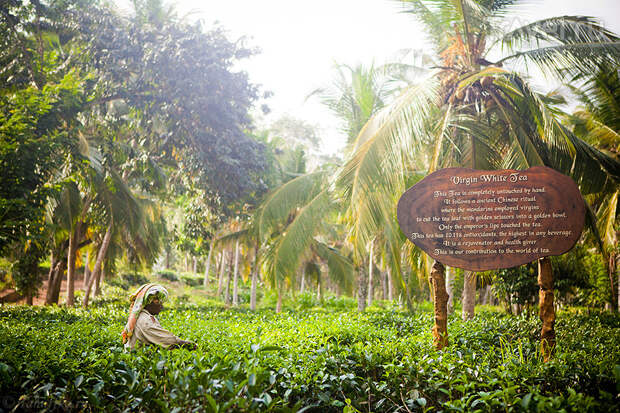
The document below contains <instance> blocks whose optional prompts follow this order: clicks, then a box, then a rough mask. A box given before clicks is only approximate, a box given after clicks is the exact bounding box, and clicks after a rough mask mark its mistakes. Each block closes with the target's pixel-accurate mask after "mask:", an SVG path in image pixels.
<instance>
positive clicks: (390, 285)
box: [387, 266, 394, 302]
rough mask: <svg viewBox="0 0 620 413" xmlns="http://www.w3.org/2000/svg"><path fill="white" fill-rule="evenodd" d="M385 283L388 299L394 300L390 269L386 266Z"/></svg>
mask: <svg viewBox="0 0 620 413" xmlns="http://www.w3.org/2000/svg"><path fill="white" fill-rule="evenodd" d="M387 285H388V300H390V301H391V302H392V301H394V284H393V283H392V269H391V268H390V267H389V266H388V268H387Z"/></svg>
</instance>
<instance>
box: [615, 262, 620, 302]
mask: <svg viewBox="0 0 620 413" xmlns="http://www.w3.org/2000/svg"><path fill="white" fill-rule="evenodd" d="M615 256H616V279H617V280H618V291H617V296H618V303H617V305H618V309H620V252H618V253H617V254H616V255H615Z"/></svg>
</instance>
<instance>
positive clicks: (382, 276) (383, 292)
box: [379, 255, 388, 300]
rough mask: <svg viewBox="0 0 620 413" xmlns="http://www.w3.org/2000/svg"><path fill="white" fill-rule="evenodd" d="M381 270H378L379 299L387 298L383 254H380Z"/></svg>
mask: <svg viewBox="0 0 620 413" xmlns="http://www.w3.org/2000/svg"><path fill="white" fill-rule="evenodd" d="M380 266H381V270H380V272H379V277H380V279H381V299H382V300H387V294H388V292H387V275H386V274H387V273H386V271H385V266H384V263H383V255H382V256H381V264H380Z"/></svg>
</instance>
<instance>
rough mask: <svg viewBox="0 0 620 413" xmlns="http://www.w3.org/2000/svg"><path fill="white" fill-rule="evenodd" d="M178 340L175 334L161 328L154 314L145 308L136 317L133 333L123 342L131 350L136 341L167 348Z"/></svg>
mask: <svg viewBox="0 0 620 413" xmlns="http://www.w3.org/2000/svg"><path fill="white" fill-rule="evenodd" d="M179 341H180V340H179V338H178V337H177V336H175V335H174V334H172V333H171V332H170V331H168V330H165V329H164V328H162V326H161V324H159V321H157V319H156V318H155V316H153V315H151V314H150V313H149V312H148V311H146V310H142V311H140V314H139V315H138V317H137V320H136V324H135V327H134V329H133V334H132V335H131V337H130V338H129V340H128V341H127V342H126V343H125V348H127V349H129V350H133V349H134V347H135V346H136V345H137V344H138V343H140V344H156V345H159V346H162V347H164V348H168V347H170V346H171V345H172V344H175V343H178V342H179Z"/></svg>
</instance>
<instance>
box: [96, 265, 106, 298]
mask: <svg viewBox="0 0 620 413" xmlns="http://www.w3.org/2000/svg"><path fill="white" fill-rule="evenodd" d="M105 267H106V265H105V262H104V263H103V264H101V270H100V271H99V273H98V274H97V279H96V280H95V292H94V293H93V297H97V296H98V295H100V294H101V280H103V279H104V278H105Z"/></svg>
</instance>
